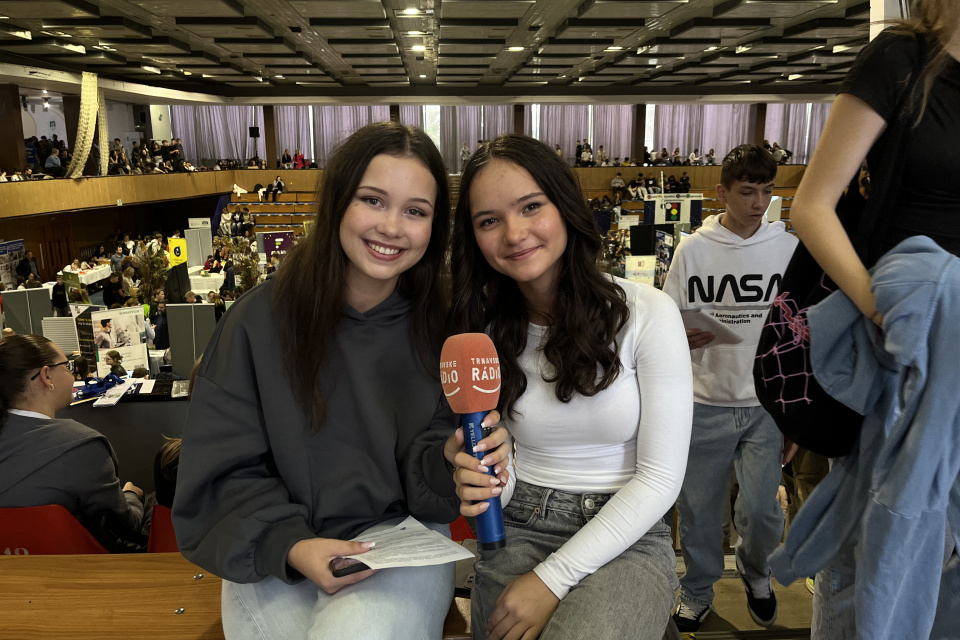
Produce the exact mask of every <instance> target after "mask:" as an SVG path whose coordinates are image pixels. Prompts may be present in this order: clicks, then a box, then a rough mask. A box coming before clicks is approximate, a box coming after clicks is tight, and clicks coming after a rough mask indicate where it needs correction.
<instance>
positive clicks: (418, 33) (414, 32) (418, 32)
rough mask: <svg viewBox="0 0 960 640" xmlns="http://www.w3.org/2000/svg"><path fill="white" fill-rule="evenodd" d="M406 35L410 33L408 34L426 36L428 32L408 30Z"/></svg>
mask: <svg viewBox="0 0 960 640" xmlns="http://www.w3.org/2000/svg"><path fill="white" fill-rule="evenodd" d="M406 35H408V36H425V35H427V34H425V33H424V32H423V31H407V33H406Z"/></svg>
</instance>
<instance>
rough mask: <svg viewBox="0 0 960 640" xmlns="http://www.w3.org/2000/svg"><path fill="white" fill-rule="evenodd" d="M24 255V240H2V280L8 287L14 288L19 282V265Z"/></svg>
mask: <svg viewBox="0 0 960 640" xmlns="http://www.w3.org/2000/svg"><path fill="white" fill-rule="evenodd" d="M24 255H26V252H25V251H24V250H23V240H11V241H10V242H0V282H2V283H3V284H5V285H6V286H7V288H8V289H13V288H14V286H15V285H16V283H17V265H18V264H19V263H20V261H21V260H23V256H24Z"/></svg>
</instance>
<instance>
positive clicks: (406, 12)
mask: <svg viewBox="0 0 960 640" xmlns="http://www.w3.org/2000/svg"><path fill="white" fill-rule="evenodd" d="M418 13H420V9H413V8H410V9H404V10H403V15H405V16H415V15H417V14H418Z"/></svg>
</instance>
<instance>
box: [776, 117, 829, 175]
mask: <svg viewBox="0 0 960 640" xmlns="http://www.w3.org/2000/svg"><path fill="white" fill-rule="evenodd" d="M832 106H833V105H832V104H830V103H816V104H810V103H807V102H800V103H791V104H785V103H775V104H768V105H767V120H766V125H765V128H764V132H763V137H764V138H766V139H767V140H769V141H770V144H773V143H774V142H776V143H778V144H779V145H780V146H781V147H782V148H784V149H789V150H790V151H791V152H793V158H792V159H791V160H790V162H791V163H796V164H806V163H807V162H809V161H810V158H811V156H813V151H814V149H816V147H817V142H819V141H820V134H821V133H822V132H823V127H824V125H826V123H827V117H829V115H830V109H831V107H832Z"/></svg>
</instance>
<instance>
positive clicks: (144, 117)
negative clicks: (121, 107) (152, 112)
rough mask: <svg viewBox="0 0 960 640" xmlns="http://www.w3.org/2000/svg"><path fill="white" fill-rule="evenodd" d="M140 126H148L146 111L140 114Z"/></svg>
mask: <svg viewBox="0 0 960 640" xmlns="http://www.w3.org/2000/svg"><path fill="white" fill-rule="evenodd" d="M140 124H147V114H146V112H145V111H141V112H140Z"/></svg>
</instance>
